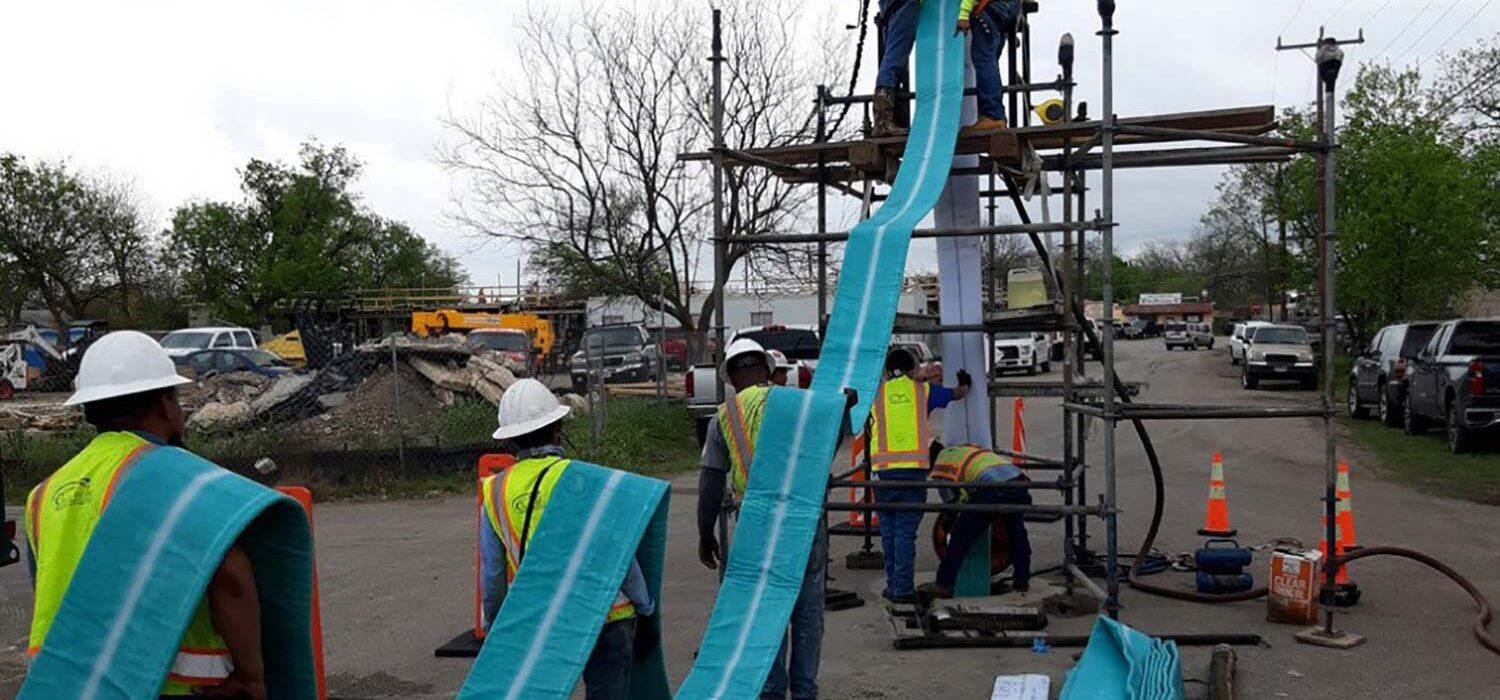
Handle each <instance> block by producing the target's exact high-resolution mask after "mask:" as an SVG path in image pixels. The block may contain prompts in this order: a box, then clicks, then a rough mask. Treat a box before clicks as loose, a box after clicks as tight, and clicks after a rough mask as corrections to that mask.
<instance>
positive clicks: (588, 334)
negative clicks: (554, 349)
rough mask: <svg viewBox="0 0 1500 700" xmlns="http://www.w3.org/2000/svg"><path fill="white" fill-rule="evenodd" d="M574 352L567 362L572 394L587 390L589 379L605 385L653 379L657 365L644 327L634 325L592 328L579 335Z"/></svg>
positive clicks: (658, 359)
mask: <svg viewBox="0 0 1500 700" xmlns="http://www.w3.org/2000/svg"><path fill="white" fill-rule="evenodd" d="M578 346H579V350H578V352H575V353H573V356H572V357H571V358H569V360H568V373H569V374H570V375H572V378H573V391H574V392H576V393H579V394H582V393H585V392H587V391H588V390H589V380H590V378H591V377H595V376H597V377H599V378H600V379H602V380H603V382H604V383H605V384H612V383H616V382H648V381H652V380H654V379H656V373H657V372H659V371H660V367H661V363H660V358H659V357H658V355H657V349H656V344H655V343H654V342H652V340H651V337H650V335H649V334H648V333H647V332H646V328H645V327H644V326H640V325H634V324H614V325H605V326H595V327H593V328H590V329H588V330H586V331H584V332H583V339H582V340H581V341H579V344H578Z"/></svg>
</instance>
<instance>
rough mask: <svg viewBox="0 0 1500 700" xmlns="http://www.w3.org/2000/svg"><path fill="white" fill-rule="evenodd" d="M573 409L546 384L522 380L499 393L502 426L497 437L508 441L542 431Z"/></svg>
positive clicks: (498, 429) (497, 432)
mask: <svg viewBox="0 0 1500 700" xmlns="http://www.w3.org/2000/svg"><path fill="white" fill-rule="evenodd" d="M570 410H571V409H569V408H568V407H567V406H564V405H562V403H560V402H559V401H558V400H557V396H555V395H554V394H553V393H552V390H551V389H548V388H547V386H546V385H545V384H542V383H541V382H539V381H537V380H535V379H522V380H520V381H518V382H516V383H515V384H512V385H510V388H509V389H506V390H505V393H504V394H502V395H501V396H500V410H499V416H498V417H499V420H500V427H499V428H497V429H496V430H495V435H494V438H495V439H496V440H507V439H510V438H513V437H518V436H521V435H525V434H527V433H531V432H535V431H537V430H541V429H542V428H545V427H547V426H549V425H552V424H553V423H556V422H558V421H560V420H562V419H563V418H566V417H567V415H568V412H569V411H570Z"/></svg>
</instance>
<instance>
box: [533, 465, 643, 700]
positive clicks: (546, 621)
mask: <svg viewBox="0 0 1500 700" xmlns="http://www.w3.org/2000/svg"><path fill="white" fill-rule="evenodd" d="M624 479H625V473H624V472H620V471H612V472H611V473H610V475H609V480H608V481H606V482H604V488H603V489H601V490H600V491H599V500H597V501H595V502H594V508H593V510H591V511H589V519H588V523H587V524H585V525H584V526H583V534H581V535H579V538H578V546H577V547H575V548H574V549H573V556H572V557H571V558H569V559H568V568H567V570H566V571H564V572H563V577H562V581H561V582H560V583H559V584H558V586H557V592H556V593H554V594H553V596H552V602H551V603H549V604H548V605H547V613H546V614H545V615H543V616H542V624H541V626H540V627H538V628H537V631H536V636H535V637H532V638H531V647H530V648H529V649H527V650H526V658H525V659H524V660H522V661H521V668H520V670H519V671H517V672H516V677H515V678H514V679H512V680H511V683H510V691H509V692H507V693H506V694H505V697H506V700H516V698H519V697H520V696H521V693H522V691H524V690H525V689H526V684H527V683H528V682H529V681H530V680H531V674H532V673H535V672H536V664H537V661H538V660H540V659H541V657H542V651H543V650H545V649H546V648H547V637H549V636H551V635H552V627H553V626H554V625H555V624H557V617H558V615H559V614H561V613H562V609H563V602H564V601H566V600H567V599H568V596H569V595H570V594H572V592H573V586H574V585H575V584H577V583H578V572H579V571H580V570H581V569H583V558H584V555H585V554H587V553H588V551H589V549H590V548H591V547H592V546H593V544H594V533H595V532H596V531H598V529H599V521H600V520H603V519H604V510H605V509H606V508H608V507H609V503H610V501H612V500H614V497H615V491H616V490H617V489H618V488H619V485H620V482H621V481H622V480H624Z"/></svg>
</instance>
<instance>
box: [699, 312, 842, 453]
mask: <svg viewBox="0 0 1500 700" xmlns="http://www.w3.org/2000/svg"><path fill="white" fill-rule="evenodd" d="M740 338H748V339H750V340H753V341H755V342H757V343H760V345H761V347H763V348H765V349H767V350H780V351H781V353H782V354H783V355H786V358H787V359H788V360H791V361H792V362H793V363H795V364H796V365H797V368H796V369H795V370H794V371H793V372H792V376H791V377H790V378H789V381H788V382H787V383H788V384H789V385H795V386H797V387H799V388H803V389H806V388H807V387H808V386H809V385H810V384H812V375H813V371H814V370H816V369H817V368H818V356H819V354H821V352H822V348H823V339H822V337H821V336H820V335H818V327H817V326H812V325H773V326H750V327H747V328H741V329H739V330H737V331H735V332H734V334H733V335H730V336H729V337H728V338H726V339H725V346H724V347H729V345H730V344H733V343H734V341H736V340H739V339H740ZM684 384H685V389H686V392H687V405H688V411H689V412H691V413H692V414H693V420H694V422H695V423H696V424H697V435H698V444H700V445H701V444H703V440H704V438H705V436H707V434H708V423H709V419H711V418H713V416H714V412H715V411H717V410H718V408H719V400H718V391H719V390H718V385H719V368H718V367H716V366H714V365H712V364H697V365H693V366H692V367H691V368H689V369H688V371H687V374H686V375H685V382H684ZM725 391H729V387H728V386H726V387H725Z"/></svg>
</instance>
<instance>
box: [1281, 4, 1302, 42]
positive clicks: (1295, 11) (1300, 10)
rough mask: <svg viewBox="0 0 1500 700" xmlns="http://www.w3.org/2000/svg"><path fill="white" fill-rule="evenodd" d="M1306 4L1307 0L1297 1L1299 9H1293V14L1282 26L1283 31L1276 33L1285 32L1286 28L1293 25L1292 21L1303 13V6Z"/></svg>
mask: <svg viewBox="0 0 1500 700" xmlns="http://www.w3.org/2000/svg"><path fill="white" fill-rule="evenodd" d="M1306 4H1307V0H1302V2H1299V3H1297V9H1295V10H1292V16H1291V17H1288V18H1286V24H1284V25H1282V26H1281V31H1279V32H1276V33H1277V34H1285V33H1286V30H1287V29H1288V28H1290V27H1291V26H1292V21H1293V20H1296V19H1297V15H1300V14H1302V6H1303V5H1306Z"/></svg>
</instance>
